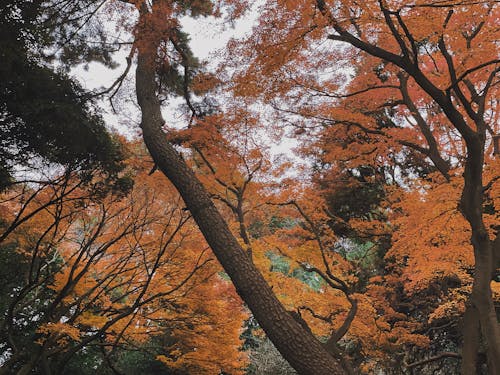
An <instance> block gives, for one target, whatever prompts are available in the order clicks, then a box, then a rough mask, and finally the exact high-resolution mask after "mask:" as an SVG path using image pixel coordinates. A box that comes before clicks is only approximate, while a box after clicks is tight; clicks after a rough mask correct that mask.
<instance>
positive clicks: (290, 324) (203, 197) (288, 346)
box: [136, 11, 344, 375]
mask: <svg viewBox="0 0 500 375" xmlns="http://www.w3.org/2000/svg"><path fill="white" fill-rule="evenodd" d="M145 12H147V11H143V13H142V14H141V18H143V21H144V20H145V18H144V17H145ZM141 24H143V22H141V20H140V21H139V25H141ZM139 33H140V30H139ZM153 39H155V38H152V37H151V36H149V37H148V38H147V40H146V39H144V40H140V42H139V43H138V61H137V70H136V90H137V93H136V94H137V101H138V103H139V106H140V108H141V112H142V120H141V128H142V131H143V138H144V142H145V143H146V146H147V148H148V150H149V152H150V154H151V156H152V157H153V160H154V161H155V163H156V164H157V165H158V167H159V169H160V170H161V171H162V172H163V173H164V174H165V176H166V177H167V178H168V179H169V180H170V181H171V182H172V183H173V184H174V186H175V187H176V188H177V190H178V191H179V193H180V194H181V196H182V198H183V199H184V202H185V204H186V207H187V208H188V209H189V210H190V211H191V214H192V216H193V218H194V220H195V221H196V223H197V224H198V226H199V228H200V230H201V232H202V233H203V235H204V237H205V239H206V240H207V242H208V244H209V245H210V247H211V248H212V251H213V253H214V254H215V256H216V257H217V259H218V260H219V262H220V263H221V265H222V267H223V268H224V270H225V271H226V273H227V274H228V275H229V277H230V278H231V280H232V281H233V283H234V285H235V287H236V291H237V292H238V294H239V295H240V297H241V298H242V299H243V301H244V302H245V303H246V304H247V305H248V307H249V309H250V310H251V311H252V313H253V315H254V316H255V318H256V319H257V321H258V322H259V324H260V326H261V327H262V328H263V329H264V331H265V332H266V334H267V336H268V337H269V339H270V340H271V341H272V342H273V344H274V345H275V346H276V348H277V349H278V350H279V352H280V353H281V354H282V355H283V357H284V358H285V359H286V360H287V361H288V362H289V363H290V365H291V366H292V367H293V368H294V369H295V370H297V372H298V373H299V374H304V375H335V374H344V371H343V370H342V368H341V366H340V365H339V363H338V362H337V361H336V360H335V359H334V358H333V357H332V356H331V355H330V354H329V353H328V352H327V351H326V349H325V348H324V347H323V345H322V344H321V343H320V342H319V341H318V340H317V339H316V338H315V337H314V336H313V335H312V334H311V333H310V332H307V331H306V330H305V329H304V328H303V327H302V326H301V325H300V324H299V323H297V322H296V321H295V320H294V319H293V317H292V316H291V315H290V314H289V313H288V312H287V311H286V310H285V308H284V307H283V305H282V304H281V303H280V302H279V300H278V299H277V297H276V296H275V294H274V293H273V291H272V289H271V288H270V286H269V285H268V284H267V282H266V281H265V279H264V278H263V276H262V275H261V273H260V272H259V271H258V270H257V268H256V267H255V266H254V264H253V263H252V261H251V259H250V257H249V256H248V255H247V253H246V252H245V251H244V250H243V249H242V248H241V246H240V245H239V244H238V241H237V240H236V238H235V237H234V236H233V234H232V233H231V232H230V230H229V227H228V225H227V224H226V222H225V221H224V219H223V218H222V216H221V214H220V213H219V212H218V210H217V208H216V207H215V205H214V203H213V202H212V200H211V199H210V196H209V194H208V193H207V191H206V190H205V188H204V187H203V185H202V184H201V183H200V181H199V180H198V179H197V178H196V176H195V175H194V173H193V171H192V170H191V169H190V168H189V167H188V166H187V165H186V163H185V162H184V160H183V159H182V158H181V157H180V156H179V154H178V153H177V152H176V150H175V149H174V147H173V146H172V145H171V144H170V143H169V142H168V141H167V139H166V135H165V133H164V132H163V130H162V126H163V125H164V120H163V118H162V115H161V106H160V102H159V100H158V98H157V95H156V89H157V84H156V77H155V65H154V63H155V58H156V50H157V48H158V43H159V39H156V40H153ZM228 313H230V312H228Z"/></svg>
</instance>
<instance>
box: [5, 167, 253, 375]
mask: <svg viewBox="0 0 500 375" xmlns="http://www.w3.org/2000/svg"><path fill="white" fill-rule="evenodd" d="M139 160H140V159H139ZM134 163H135V165H129V168H131V167H132V166H133V168H134V169H135V170H144V166H143V165H142V164H141V163H138V162H137V161H135V162H134ZM136 178H137V183H136V184H135V186H134V188H133V190H132V192H131V193H130V195H129V196H127V197H123V195H122V194H118V195H116V194H112V195H109V196H105V197H102V196H98V197H97V198H96V197H95V196H94V195H93V193H92V192H88V191H87V190H85V188H84V186H83V185H82V183H81V180H79V179H78V178H77V176H75V175H74V174H71V173H67V174H65V175H64V176H63V177H62V178H60V179H55V180H52V181H48V182H46V183H45V184H43V185H41V186H39V187H37V188H35V189H33V188H30V187H29V186H23V187H22V188H20V189H18V190H14V191H10V192H8V193H6V194H5V197H4V199H3V201H2V202H3V204H2V209H3V210H4V215H3V217H4V220H5V222H4V223H3V229H4V231H3V236H2V238H3V241H4V243H5V244H6V245H5V246H7V247H12V248H13V250H11V251H12V253H13V254H16V255H17V256H18V258H19V262H21V264H23V265H24V267H22V268H21V269H22V272H23V279H22V280H19V284H18V285H14V286H12V289H11V290H7V291H6V292H5V293H3V294H4V295H9V294H10V296H9V298H8V301H7V303H6V305H5V307H4V308H5V316H4V318H3V319H2V325H1V332H2V341H3V342H4V345H6V346H7V347H8V348H9V351H10V355H9V358H8V359H7V361H6V362H5V363H4V364H3V365H2V368H1V371H3V373H10V372H12V371H17V372H19V373H28V372H29V371H32V370H33V369H39V371H56V372H58V373H61V372H62V371H63V369H64V368H65V367H66V366H67V365H68V362H70V361H71V359H72V358H73V357H74V356H75V355H76V354H77V353H78V352H80V351H81V350H82V349H84V348H87V349H88V348H92V347H93V346H94V345H95V346H97V347H99V346H102V355H103V357H104V359H105V360H106V361H107V362H109V363H113V358H114V354H115V352H116V350H117V347H119V346H122V345H125V346H130V347H133V346H134V345H136V346H140V345H141V343H144V342H146V341H147V340H150V339H151V337H154V336H158V335H167V334H168V335H169V336H170V337H172V339H171V344H170V345H167V346H165V347H163V348H161V353H162V354H161V355H158V357H157V360H159V361H163V362H165V363H166V364H167V365H168V366H169V367H170V368H179V369H183V370H189V372H190V373H205V372H207V371H218V370H219V369H221V370H224V371H231V372H233V373H238V371H240V370H239V369H241V368H242V367H244V365H245V357H244V355H243V354H242V353H240V352H239V351H238V346H239V341H240V340H239V333H240V327H241V321H242V320H243V319H244V317H245V313H244V312H243V310H242V308H241V305H240V302H239V299H237V297H236V295H235V293H234V290H233V289H231V288H230V287H229V285H228V283H227V281H225V280H223V279H221V278H220V277H219V276H218V271H219V270H218V267H217V266H216V265H215V264H214V263H213V262H212V259H211V257H210V255H209V254H208V252H207V248H206V247H205V248H203V241H200V239H199V238H198V236H196V235H195V234H194V233H193V229H192V225H190V216H189V215H188V214H187V213H186V212H185V211H184V210H182V206H180V205H179V199H178V198H177V199H176V198H175V194H172V192H171V191H169V190H168V189H165V188H164V187H165V185H166V184H167V183H166V181H165V180H162V179H159V178H157V177H156V176H155V177H152V176H151V177H150V176H147V175H145V174H144V172H142V175H141V174H140V175H138V176H137V177H136ZM158 185H162V186H163V189H161V191H160V190H158V189H157V186H158ZM167 185H168V184H167ZM13 227H15V229H12V228H13ZM200 284H203V285H204V286H203V287H197V286H198V285H200ZM207 298H209V299H210V300H211V301H212V302H213V303H212V304H211V305H204V304H202V305H201V306H200V302H202V301H204V300H206V299H207ZM39 299H42V300H43V301H44V303H41V304H35V305H33V303H34V302H33V301H37V300H39ZM226 309H231V310H232V311H233V319H232V320H228V321H226V322H225V324H224V325H223V326H222V325H219V324H217V319H218V318H219V317H220V315H221V311H225V310H226ZM238 311H239V313H238ZM26 326H29V327H30V329H29V330H28V329H27V328H26ZM187 327H189V328H187ZM222 337H223V338H224V339H223V340H222ZM212 340H213V341H216V342H224V343H225V347H226V350H225V351H224V352H223V353H221V352H220V351H218V350H217V347H215V346H214V345H207V344H206V343H207V342H208V341H212ZM197 347H198V348H203V350H196V348H197ZM231 347H232V348H233V349H232V352H231V349H230V348H231ZM207 358H211V359H210V360H207ZM44 369H45V370H44Z"/></svg>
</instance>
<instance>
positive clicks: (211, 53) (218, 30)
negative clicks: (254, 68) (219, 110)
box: [72, 2, 297, 157]
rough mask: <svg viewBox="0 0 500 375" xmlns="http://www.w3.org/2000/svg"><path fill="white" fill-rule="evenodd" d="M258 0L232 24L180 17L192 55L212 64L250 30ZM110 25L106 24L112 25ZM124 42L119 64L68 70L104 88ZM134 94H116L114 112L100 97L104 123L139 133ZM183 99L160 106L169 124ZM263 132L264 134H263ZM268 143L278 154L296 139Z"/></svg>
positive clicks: (116, 72)
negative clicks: (230, 45)
mask: <svg viewBox="0 0 500 375" xmlns="http://www.w3.org/2000/svg"><path fill="white" fill-rule="evenodd" d="M258 5H259V2H255V3H254V4H253V6H252V9H251V10H250V11H249V12H248V13H247V15H246V16H245V17H243V18H241V19H239V20H237V21H236V22H235V23H234V25H233V27H228V26H227V25H226V26H225V27H224V26H223V25H222V23H221V21H220V20H217V19H215V18H213V17H207V18H202V17H200V18H197V19H193V18H190V17H184V18H182V19H181V24H182V26H183V29H184V31H186V32H187V33H188V34H189V35H190V38H191V41H190V46H191V49H192V51H193V53H194V55H195V56H196V57H198V58H199V59H200V60H207V61H208V62H209V66H212V67H214V66H215V65H216V64H217V62H218V55H220V51H221V50H222V49H223V48H224V47H225V45H226V43H227V42H228V41H229V40H230V39H231V38H242V37H244V36H245V35H247V34H249V33H250V32H251V31H252V27H253V25H254V24H255V21H256V19H257V17H258V11H257V7H258ZM113 27H114V26H110V28H113ZM128 52H129V49H128V46H125V48H123V49H122V50H121V51H119V52H117V53H116V55H115V60H116V62H117V63H119V64H120V65H119V66H118V67H117V68H115V69H109V68H106V67H105V66H103V65H102V64H99V63H91V64H89V65H88V67H87V68H84V67H83V66H81V67H78V68H77V69H75V70H74V71H73V72H72V74H73V75H75V76H76V77H77V78H78V80H79V81H80V82H81V83H82V85H83V86H84V87H85V88H86V89H89V90H99V89H104V88H107V87H109V86H111V85H112V84H113V82H114V81H115V80H116V79H117V78H118V77H119V76H120V75H121V74H122V73H123V71H124V69H125V67H126V56H127V55H128ZM133 78H134V71H133V68H132V69H130V72H129V75H128V82H125V83H124V85H123V86H124V89H123V92H124V93H127V92H128V93H130V94H129V95H133V93H134V90H127V87H126V86H127V85H128V86H130V87H131V86H132V85H133ZM134 102H135V98H133V97H130V98H128V99H127V98H123V97H122V98H119V97H117V100H116V108H117V112H118V113H114V112H113V111H112V109H111V107H110V105H109V101H108V99H105V100H102V101H101V107H102V109H103V117H104V120H105V121H106V124H107V125H108V127H109V128H110V129H112V130H114V131H117V132H119V133H120V134H122V135H125V136H126V137H127V138H129V139H130V138H134V137H137V136H139V135H140V130H139V126H138V125H139V124H138V122H139V117H138V116H139V114H140V111H139V109H138V108H137V106H136V105H135V103H134ZM182 103H183V99H181V98H178V99H172V100H171V102H170V104H169V105H168V106H166V107H165V108H164V110H163V115H164V118H165V120H166V122H167V123H168V124H169V126H173V127H181V126H184V125H185V123H184V122H185V121H184V119H182V120H180V119H179V117H178V116H179V115H178V112H176V110H175V108H176V107H178V106H179V105H181V104H182ZM264 136H265V135H264ZM268 142H269V144H270V146H271V154H272V155H274V156H276V157H278V156H279V155H282V154H289V156H291V155H290V150H291V149H293V148H294V147H296V146H297V142H296V141H295V140H293V139H291V138H287V137H283V138H282V139H281V142H280V143H279V144H276V143H273V142H272V141H271V140H268Z"/></svg>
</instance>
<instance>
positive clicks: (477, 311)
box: [460, 135, 500, 375]
mask: <svg viewBox="0 0 500 375" xmlns="http://www.w3.org/2000/svg"><path fill="white" fill-rule="evenodd" d="M466 143H467V159H466V163H465V170H464V188H463V191H462V197H461V200H460V210H461V212H462V214H463V215H464V217H465V218H466V220H467V221H468V222H469V224H470V226H471V231H472V236H471V243H472V246H473V249H474V260H475V265H474V281H473V284H472V293H471V295H470V297H469V300H468V301H467V306H468V307H467V310H469V311H468V313H469V314H468V316H466V318H467V319H466V321H465V325H464V347H463V364H462V371H463V374H464V375H466V374H470V372H469V371H470V369H472V368H474V366H475V363H471V361H473V360H475V358H476V353H472V352H471V351H473V350H477V348H476V349H475V347H476V346H477V345H474V342H475V341H476V340H477V338H476V335H477V333H474V332H473V329H472V327H473V326H476V327H477V323H476V322H474V320H476V319H475V318H474V317H476V316H477V318H478V319H479V327H480V334H481V337H482V339H483V343H484V345H485V347H486V355H487V359H488V373H489V374H491V375H497V374H499V373H500V329H499V326H498V320H497V316H496V311H495V305H494V303H493V298H492V292H491V279H492V275H493V271H494V270H495V268H496V261H497V259H498V256H497V255H496V254H494V251H498V249H496V246H494V244H496V243H497V241H495V242H493V241H491V239H490V236H489V234H488V231H487V229H486V226H485V224H484V221H483V199H484V191H483V179H482V176H483V162H484V136H481V135H476V136H475V137H474V138H472V139H470V140H467V142H466ZM471 315H472V317H471Z"/></svg>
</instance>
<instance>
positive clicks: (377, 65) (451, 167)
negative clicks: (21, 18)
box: [231, 1, 499, 373]
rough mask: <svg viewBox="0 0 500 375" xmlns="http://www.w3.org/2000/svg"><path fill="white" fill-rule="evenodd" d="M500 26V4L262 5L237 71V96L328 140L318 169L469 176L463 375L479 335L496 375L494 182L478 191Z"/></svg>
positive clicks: (464, 206)
mask: <svg viewBox="0 0 500 375" xmlns="http://www.w3.org/2000/svg"><path fill="white" fill-rule="evenodd" d="M497 17H498V5H497V3H496V2H494V1H491V2H489V1H482V2H467V1H464V2H459V3H454V2H433V1H422V2H420V1H415V2H412V3H407V2H398V1H390V2H389V1H387V2H386V1H373V2H365V3H363V4H358V3H357V2H350V1H343V2H340V3H335V4H333V2H325V1H311V2H309V1H304V2H295V1H290V2H288V1H283V2H278V3H266V5H265V6H264V7H263V11H262V15H261V17H260V19H259V28H255V29H254V33H253V35H252V36H251V37H250V38H248V40H246V41H245V42H244V43H242V44H239V45H237V44H235V47H234V53H233V56H235V58H234V60H233V61H231V63H232V65H231V66H232V67H237V66H238V65H240V66H245V68H244V69H240V72H241V73H240V74H239V77H237V79H236V84H235V85H234V90H235V93H236V94H237V95H241V96H253V97H255V98H257V97H259V98H262V99H263V100H264V101H267V102H271V103H272V104H273V106H274V107H275V108H277V109H278V111H280V112H281V113H282V114H288V115H290V116H297V117H300V118H305V119H308V120H309V121H306V122H305V124H304V123H301V122H300V121H297V125H296V126H298V127H299V129H300V132H303V131H304V130H306V131H307V129H312V130H313V134H314V129H317V130H316V134H318V133H320V134H321V135H320V137H324V138H323V140H322V142H323V143H321V145H322V146H323V147H322V150H325V154H326V155H324V156H322V157H323V161H324V162H326V163H330V165H332V166H334V167H337V165H338V163H342V164H343V166H344V167H347V168H350V169H351V170H357V172H356V173H362V172H360V167H362V166H363V165H366V164H371V165H375V166H379V167H380V166H383V165H386V164H389V165H394V167H393V169H392V176H393V177H394V178H393V179H394V180H396V182H397V179H398V178H401V177H405V174H406V175H407V176H408V174H409V176H408V177H411V176H412V173H417V174H418V173H420V174H423V175H424V176H425V175H427V174H429V173H430V172H432V170H433V169H434V170H437V171H439V172H440V173H441V174H442V176H443V177H444V178H445V179H446V180H451V179H453V178H455V175H458V174H461V173H463V178H464V185H463V187H462V192H461V195H460V197H459V198H458V199H457V201H456V202H457V203H460V204H459V210H460V212H461V213H462V214H463V216H464V217H465V219H466V220H467V222H468V225H469V226H470V228H471V232H470V233H471V242H470V243H471V244H472V247H473V254H474V268H475V270H474V272H473V275H474V277H473V281H472V290H471V293H470V297H469V299H468V301H467V303H466V305H467V311H466V313H465V322H464V344H465V346H464V347H463V350H462V357H463V361H462V363H463V370H462V371H463V372H464V373H474V372H475V366H476V355H477V352H478V347H477V345H478V342H479V336H478V327H481V328H480V332H481V333H480V336H481V337H482V340H483V342H484V343H485V345H486V347H487V351H488V355H487V357H488V366H489V371H490V373H495V372H497V369H498V363H497V361H498V358H499V355H498V350H499V349H498V348H499V332H498V325H497V319H496V314H495V308H494V303H493V299H492V293H491V286H490V284H491V280H492V277H493V276H494V274H495V269H496V268H497V265H498V253H499V251H498V243H499V240H498V234H497V233H496V229H497V228H496V226H495V225H496V224H493V225H492V222H491V221H489V219H488V218H487V217H485V208H484V204H485V203H486V202H488V201H491V199H492V198H491V197H492V196H493V197H494V196H495V195H494V194H493V195H492V196H490V195H489V189H491V188H492V184H493V182H494V181H495V180H496V179H497V177H496V175H495V174H493V175H492V176H491V177H490V179H489V180H486V181H485V182H483V169H484V165H485V163H486V164H487V165H488V164H489V165H492V166H493V167H492V168H493V169H495V167H494V166H495V165H496V164H497V163H498V160H497V159H495V158H492V157H491V156H492V155H491V151H492V146H491V143H492V142H491V138H490V137H491V135H494V134H496V132H498V129H497V127H498V121H497V118H498V117H497V116H498V112H497V108H498V101H497V100H496V98H497V97H498V85H497V76H498V64H499V61H498V58H496V55H497V53H496V52H497V51H498V46H497V45H496V44H495V40H498V34H497V33H498V30H497V28H496V27H495V22H496V20H497ZM276 29H277V30H278V32H273V31H274V30H276ZM326 41H330V43H331V44H332V48H328V46H325V42H326ZM346 45H347V46H350V48H349V47H345V46H346ZM337 46H338V47H337ZM337 48H338V49H342V53H341V54H340V53H339V52H338V50H337ZM336 61H337V62H336ZM343 64H345V65H343ZM348 64H349V65H348ZM335 66H338V67H339V68H342V66H353V67H354V70H355V72H354V75H353V78H352V80H351V79H350V80H349V84H348V85H347V86H346V87H343V86H342V85H340V84H339V82H342V80H341V79H342V76H345V75H348V74H349V73H348V72H349V71H348V70H347V72H346V70H345V69H344V70H339V71H338V72H337V73H335V72H334V73H330V70H331V68H332V67H335ZM262 76H266V78H267V79H265V80H264V79H261V78H260V77H262ZM323 129H324V130H323ZM425 158H428V159H430V160H431V162H432V165H431V166H429V163H427V162H426V159H425ZM428 159H427V160H428ZM412 170H413V171H412ZM388 172H391V171H390V170H389V171H388ZM402 173H403V175H401V174H402ZM398 174H399V176H401V177H397V176H398ZM489 207H490V208H493V212H495V213H494V214H493V216H494V217H495V218H497V217H498V216H496V215H497V214H496V210H495V208H494V207H493V206H491V205H490V206H489ZM486 216H488V215H486ZM493 222H494V221H493ZM462 228H463V227H462ZM441 230H447V228H441ZM463 250H464V249H463Z"/></svg>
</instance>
